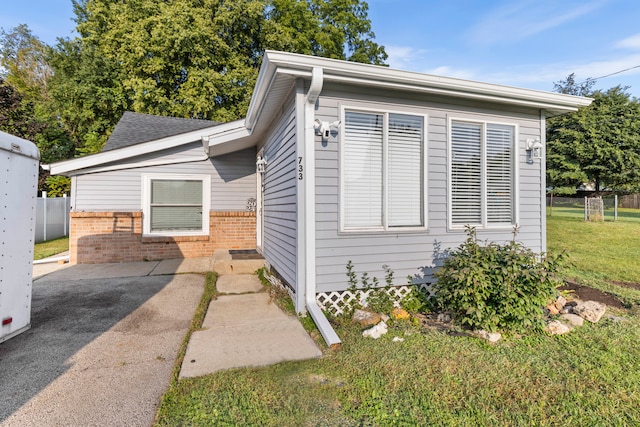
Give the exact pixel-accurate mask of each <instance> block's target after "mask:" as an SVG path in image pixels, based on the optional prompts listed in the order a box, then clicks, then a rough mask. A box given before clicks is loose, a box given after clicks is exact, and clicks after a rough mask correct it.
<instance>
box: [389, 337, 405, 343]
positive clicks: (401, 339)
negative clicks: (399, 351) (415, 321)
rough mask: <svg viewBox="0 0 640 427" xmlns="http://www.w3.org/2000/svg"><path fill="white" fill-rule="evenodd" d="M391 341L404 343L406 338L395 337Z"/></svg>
mask: <svg viewBox="0 0 640 427" xmlns="http://www.w3.org/2000/svg"><path fill="white" fill-rule="evenodd" d="M391 341H393V342H402V341H404V338H400V337H393V339H392V340H391Z"/></svg>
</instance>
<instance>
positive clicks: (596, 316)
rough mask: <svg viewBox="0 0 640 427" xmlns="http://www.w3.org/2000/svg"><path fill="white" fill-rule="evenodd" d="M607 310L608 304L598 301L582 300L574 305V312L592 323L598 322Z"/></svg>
mask: <svg viewBox="0 0 640 427" xmlns="http://www.w3.org/2000/svg"><path fill="white" fill-rule="evenodd" d="M606 310H607V306H606V305H604V304H600V303H599V302H596V301H585V302H581V303H579V304H578V305H576V306H575V307H573V313H574V314H577V315H578V316H580V317H582V318H583V319H585V320H588V321H589V322H591V323H596V322H597V321H598V320H600V318H601V317H602V316H603V315H604V312H605V311H606Z"/></svg>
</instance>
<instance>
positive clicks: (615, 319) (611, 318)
mask: <svg viewBox="0 0 640 427" xmlns="http://www.w3.org/2000/svg"><path fill="white" fill-rule="evenodd" d="M606 319H607V320H609V321H611V322H615V323H619V322H624V321H626V320H627V319H625V318H624V317H620V316H612V315H608V316H607V317H606Z"/></svg>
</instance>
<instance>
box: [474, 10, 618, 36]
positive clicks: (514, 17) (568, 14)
mask: <svg viewBox="0 0 640 427" xmlns="http://www.w3.org/2000/svg"><path fill="white" fill-rule="evenodd" d="M605 2H606V0H592V1H589V2H586V3H583V2H575V1H574V2H557V1H544V0H521V1H518V2H512V3H508V4H507V5H506V6H504V7H501V8H497V9H495V10H493V11H491V12H490V13H489V14H487V15H485V17H484V18H483V19H482V20H481V21H480V22H478V23H477V24H476V25H475V26H473V27H472V28H471V30H470V31H469V33H468V36H469V38H470V39H471V40H470V41H471V42H472V43H476V44H482V45H491V44H496V43H500V44H505V43H512V42H515V41H519V40H523V39H526V38H528V37H531V36H534V35H536V34H538V33H541V32H543V31H546V30H549V29H551V28H554V27H558V26H560V25H562V24H564V23H566V22H569V21H572V20H574V19H576V18H578V17H580V16H583V15H586V14H588V13H590V12H592V11H594V10H596V9H598V8H599V7H601V6H602V5H603V4H604V3H605Z"/></svg>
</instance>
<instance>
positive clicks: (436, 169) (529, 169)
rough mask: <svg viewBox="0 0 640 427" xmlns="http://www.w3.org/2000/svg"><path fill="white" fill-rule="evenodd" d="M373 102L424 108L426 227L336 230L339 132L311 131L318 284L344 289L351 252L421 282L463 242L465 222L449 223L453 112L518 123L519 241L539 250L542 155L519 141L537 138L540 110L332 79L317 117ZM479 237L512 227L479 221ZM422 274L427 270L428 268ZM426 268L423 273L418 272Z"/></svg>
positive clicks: (501, 238)
mask: <svg viewBox="0 0 640 427" xmlns="http://www.w3.org/2000/svg"><path fill="white" fill-rule="evenodd" d="M341 105H342V106H344V107H346V108H348V107H359V108H363V107H364V108H373V109H375V110H383V111H385V110H386V111H390V112H407V113H413V114H421V115H426V116H427V122H426V123H427V132H426V135H427V136H426V141H425V144H426V146H427V188H426V197H427V215H426V222H427V226H428V227H427V230H422V231H387V232H360V233H353V232H341V231H340V228H339V226H340V224H339V217H340V211H339V209H340V179H339V177H340V175H339V174H340V171H339V163H340V160H339V159H340V153H339V149H340V148H339V143H338V140H339V136H338V137H331V138H330V139H329V141H328V143H326V144H323V143H321V141H320V139H319V138H316V142H315V150H316V215H317V216H316V258H317V265H316V273H317V291H318V292H328V291H334V290H343V289H346V287H347V286H348V285H347V281H346V279H347V278H346V265H347V262H348V261H349V260H351V261H352V262H353V264H354V266H355V270H356V271H357V272H358V274H361V273H362V272H368V273H369V275H372V276H376V277H378V279H379V280H380V281H381V282H384V271H383V269H382V265H384V264H388V265H389V266H390V267H391V269H392V270H393V271H394V273H395V277H396V284H398V285H400V284H406V282H407V280H406V277H407V276H408V275H411V276H417V277H418V278H419V280H420V281H422V282H429V281H431V273H432V271H433V267H434V266H436V265H437V264H438V263H439V261H438V260H439V259H441V257H442V256H443V254H444V253H445V251H446V250H447V249H451V248H454V247H456V246H458V245H459V244H460V243H462V242H463V241H464V240H465V238H466V235H465V233H464V231H463V230H449V229H448V218H447V215H448V211H447V203H448V200H447V190H448V188H447V174H448V164H447V138H448V121H449V119H450V118H454V119H462V120H465V119H467V120H482V121H488V122H497V123H506V124H513V125H516V126H517V136H516V138H517V145H516V149H517V158H518V167H517V173H518V176H519V177H518V180H519V181H518V188H517V193H518V197H519V199H518V201H519V206H518V209H519V225H520V231H519V233H518V241H520V242H522V243H523V244H525V245H526V246H528V247H530V248H531V249H533V250H534V251H536V252H540V251H541V250H542V242H543V240H542V233H543V232H544V230H543V225H542V222H541V215H542V214H543V211H542V206H541V194H542V193H541V192H542V187H543V184H542V182H541V163H540V162H539V161H536V162H535V163H534V164H531V165H529V164H527V163H526V159H525V151H524V147H525V144H526V140H527V138H533V137H538V138H542V137H543V135H542V134H541V129H540V123H541V121H540V117H539V112H538V111H537V110H531V109H530V110H526V109H515V110H514V109H511V110H509V111H507V110H504V109H501V108H500V107H499V106H490V105H488V106H484V105H479V104H477V103H455V102H454V101H452V100H450V99H436V98H433V100H430V101H429V102H425V101H424V100H421V99H418V97H417V96H415V95H413V94H402V95H400V96H398V97H397V98H395V99H394V98H391V97H390V96H389V94H388V93H386V94H385V93H375V92H373V91H368V92H366V93H357V92H352V89H350V88H348V87H338V86H329V87H325V90H324V91H323V93H322V94H321V96H320V100H319V105H318V108H317V111H316V118H318V119H320V120H323V121H329V122H332V121H334V120H343V118H342V117H340V107H341ZM477 234H478V237H479V239H481V240H490V241H496V242H505V241H509V240H510V239H511V237H512V230H511V229H505V228H502V229H484V230H482V229H479V230H478V233H477ZM425 274H426V276H425ZM423 276H425V277H423Z"/></svg>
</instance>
